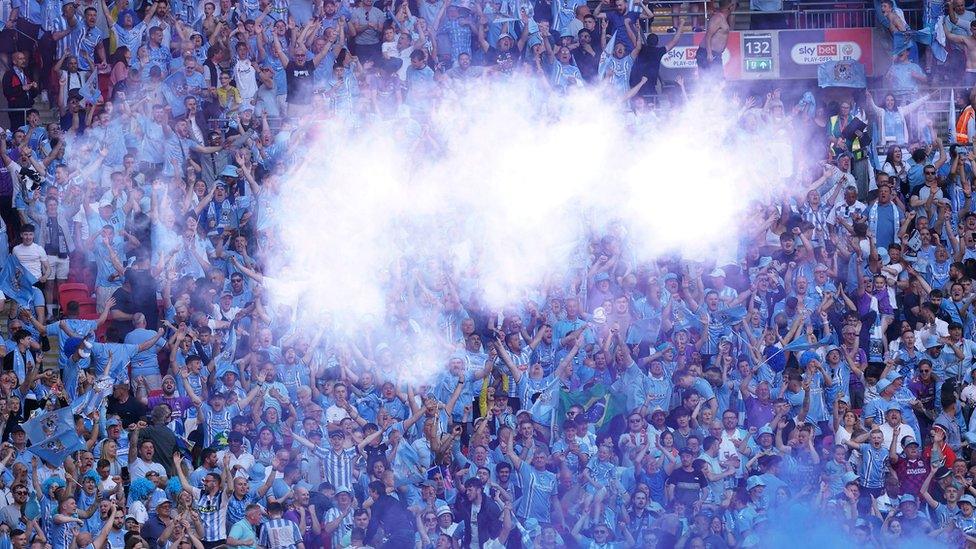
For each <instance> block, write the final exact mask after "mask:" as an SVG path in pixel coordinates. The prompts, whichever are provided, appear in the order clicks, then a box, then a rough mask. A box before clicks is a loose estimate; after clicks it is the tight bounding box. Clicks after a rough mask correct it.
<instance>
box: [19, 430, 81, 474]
mask: <svg viewBox="0 0 976 549" xmlns="http://www.w3.org/2000/svg"><path fill="white" fill-rule="evenodd" d="M82 448H85V442H84V441H83V440H81V437H79V436H78V433H77V432H75V428H74V426H71V428H70V429H67V430H62V431H58V432H56V433H54V434H53V435H52V436H50V437H48V438H46V439H44V440H42V441H41V442H39V443H38V444H35V445H33V446H28V447H27V451H28V452H30V453H32V454H34V455H35V456H37V457H39V458H41V459H43V460H44V461H46V462H48V463H50V464H51V465H56V466H59V465H62V464H63V463H64V461H65V460H66V459H67V458H68V456H70V455H71V454H72V453H73V452H76V451H78V450H81V449H82Z"/></svg>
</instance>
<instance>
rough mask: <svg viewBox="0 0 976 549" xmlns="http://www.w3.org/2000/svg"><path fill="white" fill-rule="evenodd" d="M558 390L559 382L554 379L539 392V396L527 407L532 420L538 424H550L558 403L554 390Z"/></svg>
mask: <svg viewBox="0 0 976 549" xmlns="http://www.w3.org/2000/svg"><path fill="white" fill-rule="evenodd" d="M558 390H559V383H558V382H555V381H554V382H553V383H550V384H549V385H548V386H547V387H546V388H545V389H543V390H542V392H541V393H539V397H538V398H536V399H535V402H533V403H532V407H531V408H529V413H530V414H532V421H534V422H536V423H538V424H540V425H552V419H553V418H552V416H553V413H555V411H556V405H557V404H558V402H557V398H558V397H557V395H556V391H558Z"/></svg>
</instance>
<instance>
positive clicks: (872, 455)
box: [857, 442, 888, 488]
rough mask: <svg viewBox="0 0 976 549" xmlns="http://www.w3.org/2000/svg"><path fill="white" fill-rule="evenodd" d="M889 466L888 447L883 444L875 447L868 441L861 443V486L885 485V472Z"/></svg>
mask: <svg viewBox="0 0 976 549" xmlns="http://www.w3.org/2000/svg"><path fill="white" fill-rule="evenodd" d="M887 467H888V449H887V448H885V447H884V446H883V445H882V447H881V448H875V447H874V446H871V445H870V444H868V443H866V442H865V443H864V444H861V468H860V469H859V470H858V472H857V473H858V475H860V476H861V486H864V487H865V488H881V487H882V486H884V478H885V473H886V471H887Z"/></svg>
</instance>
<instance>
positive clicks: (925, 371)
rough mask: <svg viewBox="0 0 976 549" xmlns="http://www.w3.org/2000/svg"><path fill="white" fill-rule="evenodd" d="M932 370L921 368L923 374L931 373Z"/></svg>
mask: <svg viewBox="0 0 976 549" xmlns="http://www.w3.org/2000/svg"><path fill="white" fill-rule="evenodd" d="M931 371H932V370H919V372H920V373H923V374H927V373H929V372H931Z"/></svg>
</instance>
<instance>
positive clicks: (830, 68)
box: [817, 59, 868, 88]
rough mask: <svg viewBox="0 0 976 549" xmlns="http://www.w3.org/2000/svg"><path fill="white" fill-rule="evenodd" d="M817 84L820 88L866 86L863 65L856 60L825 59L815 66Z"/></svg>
mask: <svg viewBox="0 0 976 549" xmlns="http://www.w3.org/2000/svg"><path fill="white" fill-rule="evenodd" d="M817 84H818V85H819V86H820V87H821V88H831V87H834V88H866V87H867V85H868V81H867V75H866V74H865V70H864V65H862V64H861V63H858V62H857V61H851V60H848V59H845V60H843V61H826V62H824V63H821V64H820V66H819V67H817Z"/></svg>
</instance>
